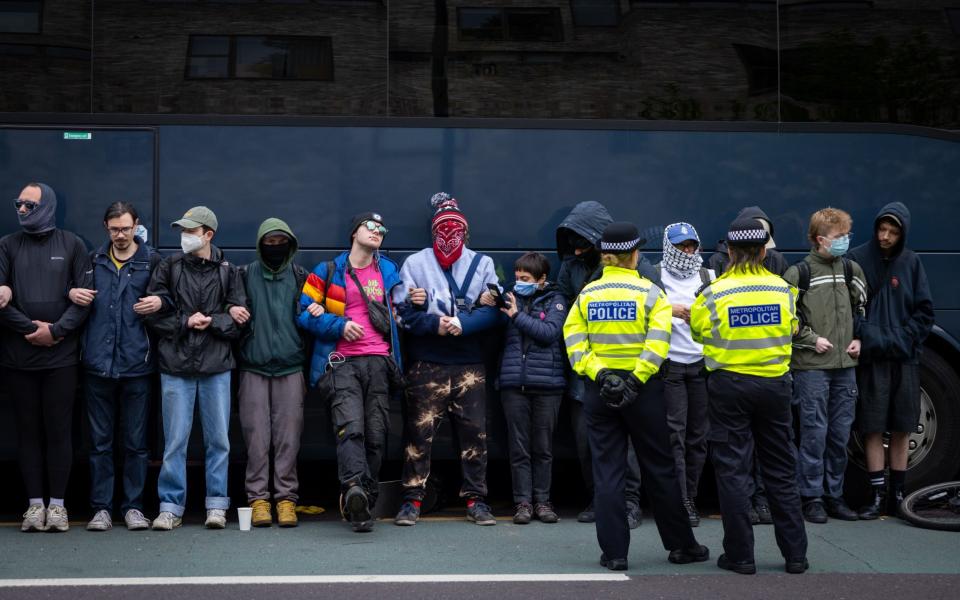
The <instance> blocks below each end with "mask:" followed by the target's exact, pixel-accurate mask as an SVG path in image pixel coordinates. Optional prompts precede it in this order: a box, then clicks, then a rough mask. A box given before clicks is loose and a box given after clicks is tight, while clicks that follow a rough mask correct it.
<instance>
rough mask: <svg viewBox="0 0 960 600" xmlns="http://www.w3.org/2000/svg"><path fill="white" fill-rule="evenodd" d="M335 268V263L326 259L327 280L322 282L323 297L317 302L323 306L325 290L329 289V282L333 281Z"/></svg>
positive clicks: (324, 304)
mask: <svg viewBox="0 0 960 600" xmlns="http://www.w3.org/2000/svg"><path fill="white" fill-rule="evenodd" d="M336 268H337V265H336V264H335V263H334V262H333V261H332V260H328V261H327V280H326V281H324V282H323V298H321V299H320V302H318V303H317V304H321V305H323V307H324V308H326V307H327V290H329V289H330V282H331V281H333V272H334V271H335V270H336Z"/></svg>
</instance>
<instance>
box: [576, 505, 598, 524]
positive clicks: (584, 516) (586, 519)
mask: <svg viewBox="0 0 960 600" xmlns="http://www.w3.org/2000/svg"><path fill="white" fill-rule="evenodd" d="M596 520H597V514H596V513H595V512H594V511H593V502H591V503H590V506H588V507H586V508H585V509H583V510H582V511H580V514H579V515H577V521H578V522H580V523H593V522H594V521H596Z"/></svg>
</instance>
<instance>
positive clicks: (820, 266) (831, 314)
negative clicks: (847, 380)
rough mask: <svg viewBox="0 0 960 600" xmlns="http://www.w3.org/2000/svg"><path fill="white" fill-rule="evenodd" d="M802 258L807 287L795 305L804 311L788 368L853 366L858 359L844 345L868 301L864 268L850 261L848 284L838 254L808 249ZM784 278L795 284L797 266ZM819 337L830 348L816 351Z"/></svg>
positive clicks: (785, 274)
mask: <svg viewBox="0 0 960 600" xmlns="http://www.w3.org/2000/svg"><path fill="white" fill-rule="evenodd" d="M803 260H804V261H805V262H806V263H807V264H808V265H809V266H810V288H809V289H808V290H807V291H806V292H805V293H804V294H803V298H801V299H800V303H799V306H798V307H797V308H798V310H799V311H802V312H803V314H804V317H805V324H804V325H803V327H802V328H801V329H800V331H799V332H797V335H795V336H793V356H792V357H791V359H790V367H791V368H793V369H799V370H801V371H809V370H826V369H846V368H849V367H855V366H857V360H856V359H855V358H851V357H850V355H849V354H847V346H849V345H850V342H851V341H852V340H853V339H854V338H855V336H856V326H855V324H856V323H857V322H858V321H859V319H860V318H861V317H863V314H864V307H865V306H866V304H867V284H866V281H867V278H866V277H865V276H864V274H863V269H861V268H860V265H858V264H857V263H855V262H853V261H850V263H851V264H850V266H851V267H852V268H853V273H852V275H853V276H852V278H851V281H850V286H849V287H848V286H847V282H846V279H845V278H844V274H843V261H842V260H841V259H840V258H839V257H832V256H831V257H830V258H825V257H823V256H821V255H820V254H818V253H817V252H816V250H811V251H810V254H808V255H807V256H806V257H805V258H804V259H803ZM783 278H784V279H785V280H786V281H787V283H789V284H790V285H792V286H795V287H796V286H797V284H798V283H799V279H800V271H799V269H798V268H797V266H796V265H792V266H791V267H790V268H789V269H787V272H786V273H784V274H783ZM818 337H824V338H827V339H828V340H830V343H831V344H833V348H831V349H830V350H827V351H826V352H824V353H823V354H818V353H817V351H816V349H815V348H816V344H817V338H818Z"/></svg>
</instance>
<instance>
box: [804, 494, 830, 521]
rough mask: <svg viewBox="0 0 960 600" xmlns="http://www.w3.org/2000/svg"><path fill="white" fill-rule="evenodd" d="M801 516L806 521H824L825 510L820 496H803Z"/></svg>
mask: <svg viewBox="0 0 960 600" xmlns="http://www.w3.org/2000/svg"><path fill="white" fill-rule="evenodd" d="M803 518H804V519H806V520H807V522H808V523H826V522H827V511H826V510H824V508H823V501H822V500H821V499H820V498H803Z"/></svg>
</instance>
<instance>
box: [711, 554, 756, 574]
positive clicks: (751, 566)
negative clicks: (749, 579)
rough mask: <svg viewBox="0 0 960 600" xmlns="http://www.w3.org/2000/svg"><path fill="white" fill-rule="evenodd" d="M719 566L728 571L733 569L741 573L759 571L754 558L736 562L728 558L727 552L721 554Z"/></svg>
mask: <svg viewBox="0 0 960 600" xmlns="http://www.w3.org/2000/svg"><path fill="white" fill-rule="evenodd" d="M717 566H718V567H720V568H721V569H725V570H727V571H733V572H734V573H739V574H741V575H753V574H754V573H756V572H757V563H755V562H753V561H752V560H741V561H737V562H734V561H732V560H730V559H728V558H727V555H726V554H721V555H720V558H718V559H717Z"/></svg>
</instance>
